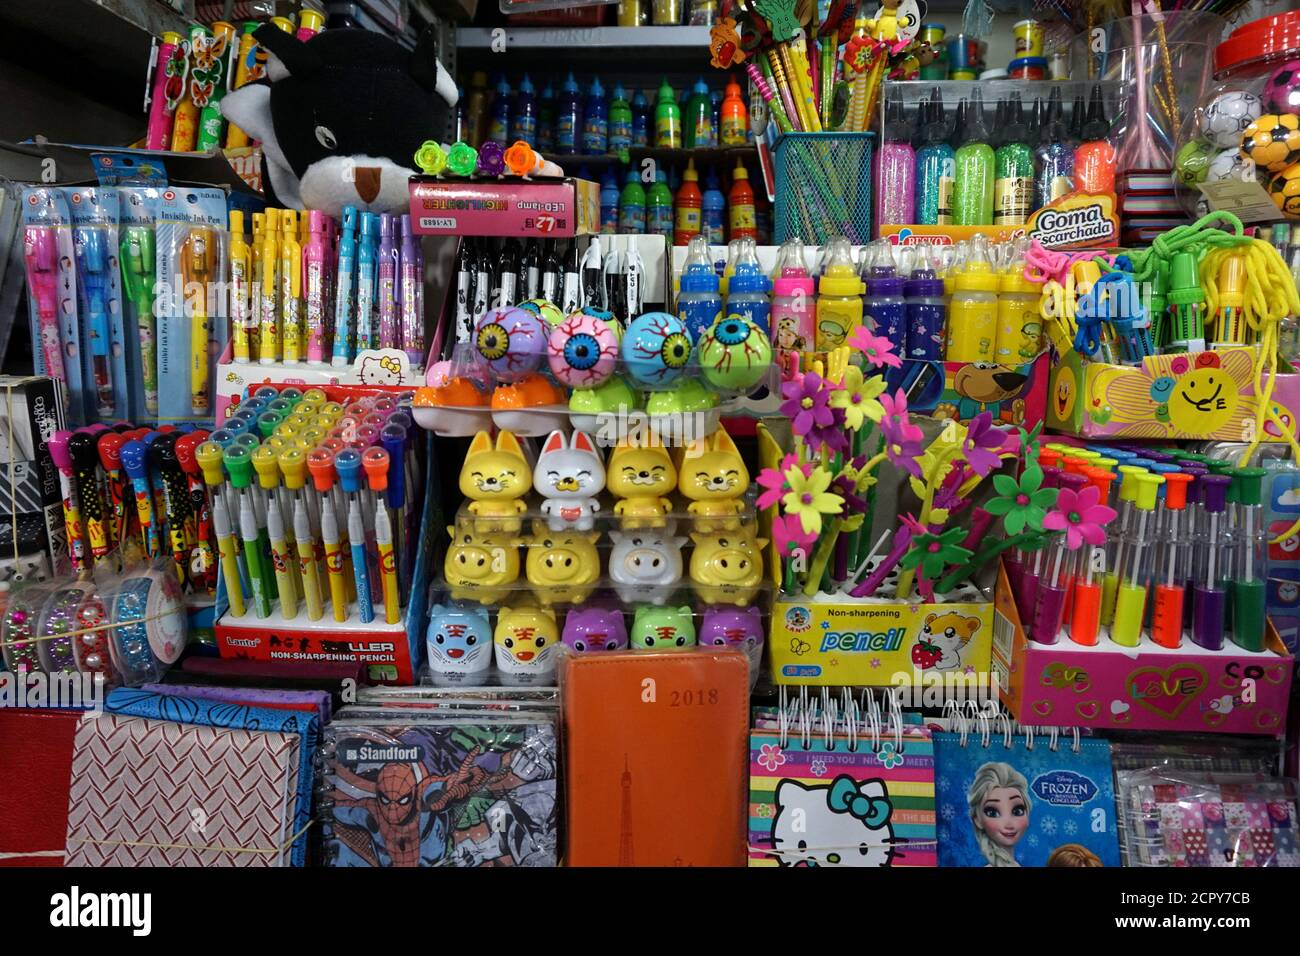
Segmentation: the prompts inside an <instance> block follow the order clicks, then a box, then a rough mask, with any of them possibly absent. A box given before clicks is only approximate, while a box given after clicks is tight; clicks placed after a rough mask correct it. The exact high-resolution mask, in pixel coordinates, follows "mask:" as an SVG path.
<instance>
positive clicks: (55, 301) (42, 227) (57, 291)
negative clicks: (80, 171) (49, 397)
mask: <svg viewBox="0 0 1300 956" xmlns="http://www.w3.org/2000/svg"><path fill="white" fill-rule="evenodd" d="M22 202H23V206H22V209H23V213H22V214H23V262H24V265H25V266H26V271H27V292H28V295H27V304H28V318H29V320H30V323H31V336H32V345H33V348H32V359H33V371H35V373H36V374H37V375H48V376H49V377H50V378H52V379H54V380H56V381H61V382H63V388H64V396H65V398H66V399H67V410H68V417H69V418H70V419H71V420H72V421H78V422H80V421H86V420H87V418H86V409H85V407H84V405H85V403H84V396H83V394H82V382H81V379H82V375H81V357H80V356H81V351H80V350H81V341H80V330H79V328H78V321H77V275H76V254H75V247H74V244H73V232H72V218H71V215H70V213H69V211H68V202H67V197H66V196H64V194H63V192H62V190H60V189H57V188H53V187H45V186H32V187H28V188H26V189H24V190H23V199H22Z"/></svg>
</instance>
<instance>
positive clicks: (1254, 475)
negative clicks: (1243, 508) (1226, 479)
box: [1232, 468, 1268, 506]
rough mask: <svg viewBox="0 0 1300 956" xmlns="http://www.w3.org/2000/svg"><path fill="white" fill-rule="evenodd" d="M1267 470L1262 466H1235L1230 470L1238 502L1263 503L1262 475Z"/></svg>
mask: <svg viewBox="0 0 1300 956" xmlns="http://www.w3.org/2000/svg"><path fill="white" fill-rule="evenodd" d="M1267 474H1268V472H1267V471H1266V470H1265V469H1263V468H1237V469H1234V470H1233V472H1232V481H1233V485H1234V486H1235V488H1234V491H1235V498H1236V500H1237V502H1238V503H1239V504H1243V505H1252V506H1253V505H1262V504H1263V503H1264V477H1265V476H1266V475H1267Z"/></svg>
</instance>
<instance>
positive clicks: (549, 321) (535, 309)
mask: <svg viewBox="0 0 1300 956" xmlns="http://www.w3.org/2000/svg"><path fill="white" fill-rule="evenodd" d="M519 308H521V309H524V310H525V311H527V312H531V313H533V315H536V316H539V317H540V318H541V320H542V321H543V322H545V323H546V327H547V328H548V329H549V328H551V327H552V326H555V325H559V324H560V323H561V322H563V321H564V313H563V312H561V311H560V307H559V306H558V305H556V304H555V303H554V302H552V301H551V300H550V299H529V300H528V301H527V302H520V303H519Z"/></svg>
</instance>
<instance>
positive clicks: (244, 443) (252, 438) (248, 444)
mask: <svg viewBox="0 0 1300 956" xmlns="http://www.w3.org/2000/svg"><path fill="white" fill-rule="evenodd" d="M234 444H236V445H238V446H239V447H241V448H247V449H248V453H249V454H250V455H251V454H252V453H253V449H254V448H256V447H257V446H258V445H260V444H262V441H261V439H259V438H258V437H257V436H256V435H254V434H253V433H252V432H245V433H244V434H242V435H237V436H236V437H235V441H234Z"/></svg>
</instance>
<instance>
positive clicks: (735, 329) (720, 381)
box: [699, 315, 772, 392]
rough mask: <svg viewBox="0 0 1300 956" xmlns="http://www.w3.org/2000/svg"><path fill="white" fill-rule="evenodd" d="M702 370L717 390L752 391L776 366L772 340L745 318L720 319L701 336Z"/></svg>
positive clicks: (731, 316)
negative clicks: (774, 364) (773, 358)
mask: <svg viewBox="0 0 1300 956" xmlns="http://www.w3.org/2000/svg"><path fill="white" fill-rule="evenodd" d="M699 362H700V371H701V372H702V373H703V375H704V380H705V381H706V382H708V383H709V384H710V385H712V386H713V387H714V388H722V389H734V390H735V391H738V392H743V391H748V390H749V389H751V388H753V387H754V386H755V385H757V384H758V383H759V382H760V381H762V380H763V375H764V374H765V373H766V372H767V370H768V367H769V366H771V364H772V340H771V339H769V338H768V337H767V333H766V332H764V331H763V329H762V327H761V326H759V325H758V324H757V323H755V322H752V321H750V320H749V319H747V318H745V317H744V316H740V315H728V316H726V317H725V318H720V319H718V320H717V321H716V322H714V323H713V324H712V325H710V326H709V327H708V328H707V329H705V330H704V333H703V334H702V335H701V336H700V346H699Z"/></svg>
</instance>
